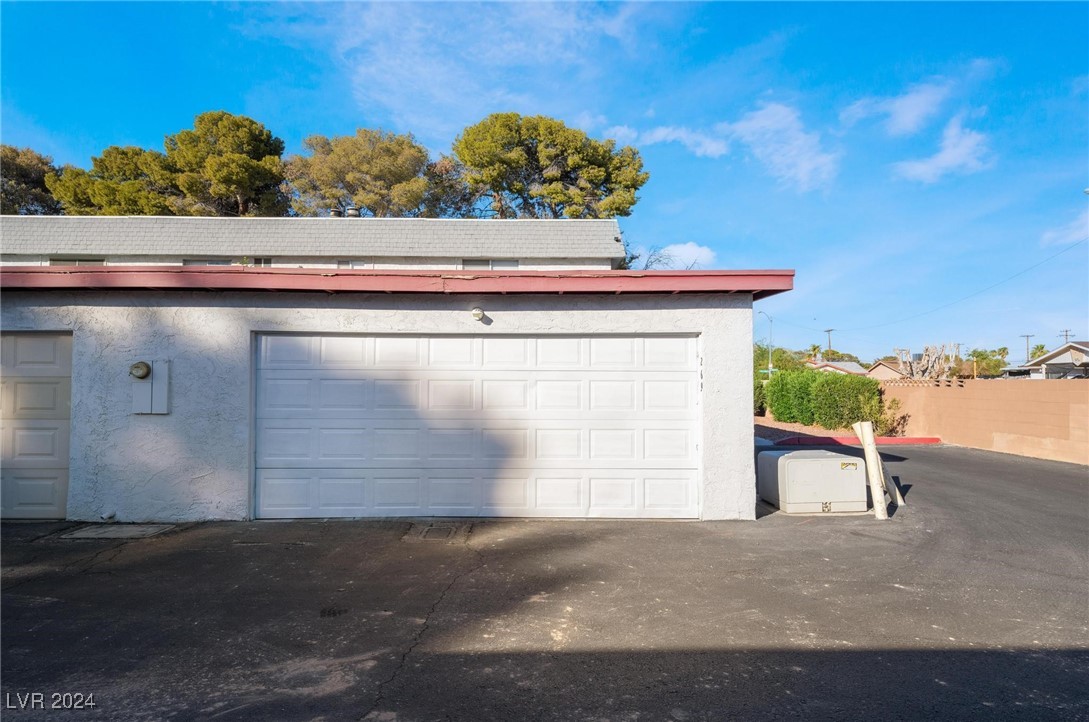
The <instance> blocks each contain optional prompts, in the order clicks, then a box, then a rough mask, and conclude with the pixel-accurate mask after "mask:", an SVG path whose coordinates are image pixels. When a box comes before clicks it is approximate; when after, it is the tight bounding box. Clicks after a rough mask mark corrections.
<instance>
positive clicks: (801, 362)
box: [752, 343, 805, 379]
mask: <svg viewBox="0 0 1089 722" xmlns="http://www.w3.org/2000/svg"><path fill="white" fill-rule="evenodd" d="M771 361H772V368H774V369H775V372H776V373H777V372H779V371H796V370H798V369H801V368H804V366H805V357H804V354H802V353H800V352H798V351H791V350H790V349H788V348H783V347H781V346H776V347H775V348H774V349H773V350H772V353H771ZM752 366H753V371H754V372H755V373H756V374H757V375H758V376H759V377H760V378H765V379H766V377H767V370H768V347H767V344H763V343H756V344H753V347H752Z"/></svg>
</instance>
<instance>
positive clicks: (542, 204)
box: [453, 113, 649, 218]
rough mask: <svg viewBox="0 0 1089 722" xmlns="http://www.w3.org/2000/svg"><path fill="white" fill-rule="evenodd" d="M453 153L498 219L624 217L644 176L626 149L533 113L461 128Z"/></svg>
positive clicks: (496, 116)
mask: <svg viewBox="0 0 1089 722" xmlns="http://www.w3.org/2000/svg"><path fill="white" fill-rule="evenodd" d="M453 151H454V155H455V156H456V157H457V159H458V161H459V162H460V163H461V164H462V165H464V166H465V179H466V180H467V181H468V183H469V185H470V186H471V187H472V188H473V189H474V190H475V191H477V192H479V193H480V194H482V195H483V196H484V197H487V198H488V199H489V200H490V210H491V212H492V213H493V214H494V215H496V216H498V217H499V218H612V217H615V216H626V215H629V214H630V213H631V208H632V206H634V205H635V203H636V201H637V200H638V199H637V198H636V195H635V193H636V191H638V190H639V188H641V187H642V186H643V184H644V183H646V182H647V178H649V174H648V173H645V172H644V171H643V161H642V159H641V158H640V157H639V152H638V151H637V150H635V149H634V148H632V147H630V146H624V147H622V148H619V149H618V148H617V147H616V142H615V141H613V140H605V141H597V140H594V139H592V138H590V137H589V136H587V135H586V133H584V132H583V131H581V130H578V129H576V128H568V127H567V126H566V125H564V124H563V123H562V122H561V121H559V120H556V119H554V118H548V117H545V116H541V115H533V116H521V115H519V114H518V113H495V114H493V115H489V116H488V117H487V118H485V119H484V120H482V121H481V122H479V123H477V124H476V125H473V126H470V127H468V128H466V129H465V130H463V131H462V132H461V135H459V136H458V137H457V138H456V139H455V141H454V146H453Z"/></svg>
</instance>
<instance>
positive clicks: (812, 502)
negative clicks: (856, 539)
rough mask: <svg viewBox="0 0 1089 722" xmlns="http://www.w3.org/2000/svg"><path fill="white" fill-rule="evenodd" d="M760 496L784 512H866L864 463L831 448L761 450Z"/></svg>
mask: <svg viewBox="0 0 1089 722" xmlns="http://www.w3.org/2000/svg"><path fill="white" fill-rule="evenodd" d="M756 458H757V461H756V489H757V492H758V493H759V494H760V498H762V499H763V500H764V501H766V502H768V503H769V504H773V505H775V506H777V507H779V508H780V509H782V510H783V511H785V512H786V513H788V514H804V513H812V512H816V513H820V512H822V511H866V509H867V508H868V504H867V503H866V462H865V461H863V460H862V459H859V458H857V457H854V456H848V455H846V454H837V453H835V452H834V451H820V450H814V451H762V452H760V454H759V455H758V456H757V457H756Z"/></svg>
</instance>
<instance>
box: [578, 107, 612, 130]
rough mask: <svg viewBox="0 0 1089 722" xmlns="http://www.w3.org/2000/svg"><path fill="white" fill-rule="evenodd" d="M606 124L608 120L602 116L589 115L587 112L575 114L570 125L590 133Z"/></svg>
mask: <svg viewBox="0 0 1089 722" xmlns="http://www.w3.org/2000/svg"><path fill="white" fill-rule="evenodd" d="M608 122H609V119H608V118H606V117H605V116H604V115H600V114H597V113H591V112H589V111H587V110H584V111H582V112H581V113H576V114H575V117H574V118H573V119H572V123H573V124H574V126H575V127H576V128H580V129H582V130H584V131H586V132H590V131H592V130H594V129H595V128H600V127H602V126H603V125H605V124H606V123H608Z"/></svg>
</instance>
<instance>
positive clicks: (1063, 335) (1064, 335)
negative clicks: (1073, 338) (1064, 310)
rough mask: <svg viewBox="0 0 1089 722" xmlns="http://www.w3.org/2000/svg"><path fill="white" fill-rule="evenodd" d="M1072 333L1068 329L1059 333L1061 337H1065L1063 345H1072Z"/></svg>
mask: <svg viewBox="0 0 1089 722" xmlns="http://www.w3.org/2000/svg"><path fill="white" fill-rule="evenodd" d="M1070 333H1071V331H1070V329H1068V328H1064V329H1063V330H1062V331H1059V335H1060V336H1062V337H1063V343H1070Z"/></svg>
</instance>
